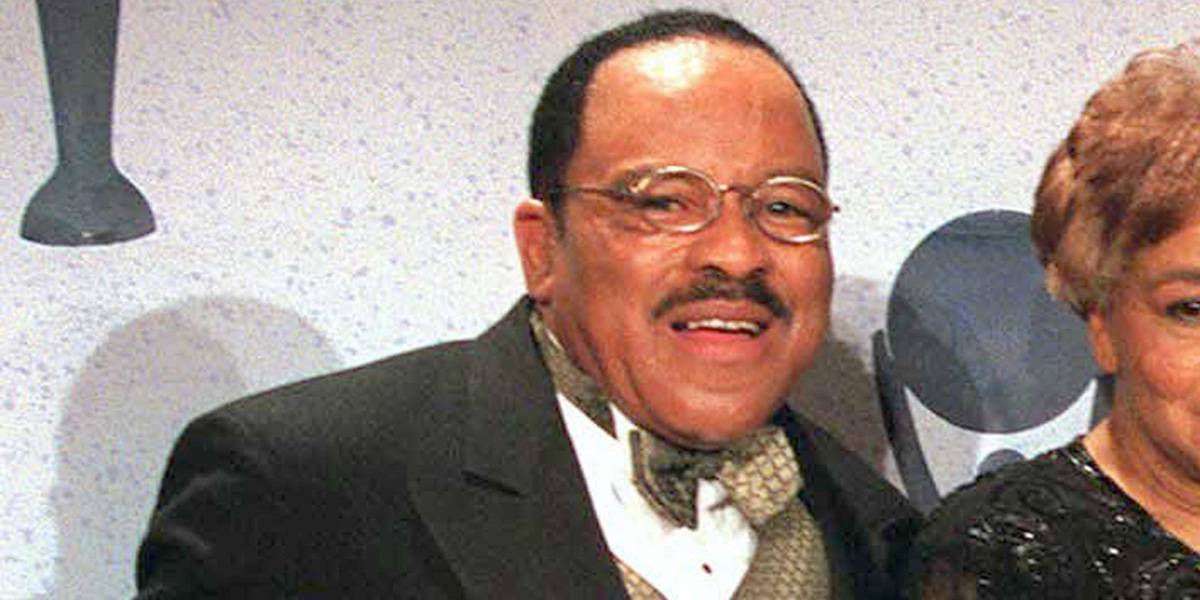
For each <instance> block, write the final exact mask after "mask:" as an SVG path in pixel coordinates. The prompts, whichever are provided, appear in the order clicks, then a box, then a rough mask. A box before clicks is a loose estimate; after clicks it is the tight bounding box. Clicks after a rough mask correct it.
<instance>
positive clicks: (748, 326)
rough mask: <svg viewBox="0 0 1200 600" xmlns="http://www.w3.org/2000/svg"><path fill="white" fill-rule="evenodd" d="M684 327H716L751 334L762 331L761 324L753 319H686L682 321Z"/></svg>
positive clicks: (689, 329) (693, 329) (689, 328)
mask: <svg viewBox="0 0 1200 600" xmlns="http://www.w3.org/2000/svg"><path fill="white" fill-rule="evenodd" d="M684 327H685V328H686V329H687V330H688V331H695V330H697V329H716V330H719V331H733V332H739V333H740V332H745V333H749V334H751V335H758V334H759V333H761V332H762V326H761V325H759V324H758V323H755V322H753V321H726V320H725V319H702V320H699V321H688V322H687V323H684Z"/></svg>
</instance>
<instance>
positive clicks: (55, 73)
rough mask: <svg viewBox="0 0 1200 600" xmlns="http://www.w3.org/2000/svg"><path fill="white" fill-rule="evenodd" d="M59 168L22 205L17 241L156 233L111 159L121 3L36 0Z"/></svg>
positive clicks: (84, 241)
mask: <svg viewBox="0 0 1200 600" xmlns="http://www.w3.org/2000/svg"><path fill="white" fill-rule="evenodd" d="M37 8H38V20H39V21H40V22H41V28H42V45H43V47H44V49H45V52H46V71H47V73H48V75H49V79H50V98H51V101H52V102H53V105H54V130H55V136H56V138H57V141H58V166H57V168H56V169H55V171H54V173H52V174H51V175H50V179H49V180H48V181H46V183H45V184H43V185H42V187H41V189H39V190H38V191H37V193H36V194H34V196H33V199H32V200H30V202H29V205H28V206H27V207H26V208H25V216H24V219H23V220H22V223H21V237H23V238H25V239H27V240H30V241H34V242H38V243H42V244H50V245H56V246H82V245H92V244H111V243H114V242H121V241H125V240H130V239H134V238H137V237H141V236H143V235H146V234H148V233H150V232H152V231H154V215H153V213H151V212H150V205H149V204H147V203H146V199H145V198H144V197H143V196H142V194H141V192H139V191H138V190H137V188H135V187H134V186H133V184H132V183H130V181H129V180H128V179H126V177H125V176H124V175H122V174H121V172H120V171H118V170H117V166H116V164H115V163H114V162H113V155H112V105H113V76H114V72H115V63H116V53H117V25H118V15H119V13H120V2H119V0H87V1H83V0H38V1H37Z"/></svg>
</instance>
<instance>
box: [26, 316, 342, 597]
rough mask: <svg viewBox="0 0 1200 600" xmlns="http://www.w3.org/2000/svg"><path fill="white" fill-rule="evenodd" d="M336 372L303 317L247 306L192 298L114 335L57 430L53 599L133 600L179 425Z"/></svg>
mask: <svg viewBox="0 0 1200 600" xmlns="http://www.w3.org/2000/svg"><path fill="white" fill-rule="evenodd" d="M339 364H340V360H339V359H338V357H337V355H336V353H335V352H334V351H333V349H332V348H331V346H330V344H329V342H328V340H326V339H325V337H324V336H322V335H321V333H320V332H318V331H317V330H315V329H314V328H313V327H312V326H311V325H309V324H308V323H307V322H305V321H304V320H303V319H301V318H300V317H299V316H298V315H296V314H294V313H291V312H288V311H285V310H282V309H280V308H277V307H274V306H271V305H269V304H264V303H261V302H258V301H255V300H249V299H244V298H229V297H216V298H204V299H197V300H193V301H189V302H187V303H185V304H182V305H180V306H176V307H171V308H166V309H162V310H157V311H155V312H152V313H149V314H147V315H144V316H142V317H140V318H138V319H136V320H134V321H133V322H131V323H129V324H127V325H124V326H122V327H120V328H118V329H116V330H114V331H112V332H110V333H109V335H108V336H107V338H106V339H105V340H104V342H103V343H102V344H101V345H100V347H99V348H97V349H96V351H95V352H93V353H92V355H91V356H90V357H89V358H88V361H87V364H86V365H85V366H84V368H83V369H82V370H81V372H80V374H79V377H78V378H77V379H76V380H75V383H74V384H73V385H72V388H71V391H70V395H69V397H68V398H67V399H66V403H65V406H64V414H63V419H62V422H61V423H60V425H59V430H58V438H57V446H58V461H57V462H58V467H57V480H56V483H55V485H54V488H53V490H52V491H51V497H50V502H51V506H52V508H53V513H54V518H55V521H56V526H57V530H58V547H59V557H58V560H57V563H56V570H55V571H56V572H55V577H54V583H53V587H52V589H51V590H50V592H49V594H48V596H47V597H48V598H55V599H59V598H128V597H130V596H131V595H132V594H133V588H134V584H133V578H134V557H135V555H136V552H137V546H138V543H139V542H140V541H141V536H142V534H143V532H144V531H145V527H146V522H147V519H148V517H149V515H150V511H151V510H152V508H153V506H154V501H155V496H156V494H157V491H158V485H159V478H160V477H161V475H162V470H163V467H164V465H165V464H166V458H167V455H168V453H169V451H170V448H171V445H172V444H173V442H174V440H175V437H176V436H177V435H178V434H179V433H180V431H181V430H182V428H183V426H184V425H185V424H186V423H187V422H188V421H190V420H191V419H192V418H193V417H195V416H197V415H199V414H200V413H203V412H205V411H207V410H209V409H211V408H214V407H216V406H217V405H219V404H222V403H224V402H226V401H229V400H232V399H234V398H237V397H239V396H243V395H245V394H247V393H249V392H253V391H258V390H261V389H265V388H268V387H274V386H277V385H279V384H282V383H285V382H288V381H292V380H296V379H300V378H302V377H306V376H311V375H316V374H318V373H324V372H328V371H331V370H334V369H335V368H337V367H338V366H339Z"/></svg>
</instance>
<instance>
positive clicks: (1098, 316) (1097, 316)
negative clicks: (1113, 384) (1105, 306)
mask: <svg viewBox="0 0 1200 600" xmlns="http://www.w3.org/2000/svg"><path fill="white" fill-rule="evenodd" d="M1087 325H1088V340H1089V341H1091V343H1092V356H1094V357H1095V358H1096V364H1098V365H1100V370H1101V371H1103V372H1104V373H1106V374H1107V373H1115V372H1116V371H1117V362H1118V361H1117V349H1116V346H1114V345H1113V338H1112V332H1111V331H1110V330H1109V324H1108V318H1107V317H1106V315H1105V314H1104V311H1103V310H1101V309H1092V312H1091V313H1089V314H1088V319H1087Z"/></svg>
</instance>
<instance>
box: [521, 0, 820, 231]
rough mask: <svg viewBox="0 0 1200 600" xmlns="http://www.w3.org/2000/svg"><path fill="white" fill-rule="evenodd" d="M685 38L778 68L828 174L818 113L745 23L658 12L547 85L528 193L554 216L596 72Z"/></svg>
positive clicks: (592, 48)
mask: <svg viewBox="0 0 1200 600" xmlns="http://www.w3.org/2000/svg"><path fill="white" fill-rule="evenodd" d="M683 37H697V38H708V39H717V40H723V41H729V42H733V43H736V44H742V45H745V46H749V47H751V48H757V49H759V50H762V51H763V52H765V53H767V55H768V56H770V57H771V58H772V59H773V60H774V61H775V62H777V63H779V65H780V66H781V67H783V69H784V71H786V72H787V74H788V76H789V77H791V79H792V82H794V83H795V84H796V87H797V88H798V89H799V90H800V95H801V96H802V97H803V98H804V101H805V103H806V104H807V105H808V110H809V114H810V115H811V116H812V121H813V128H814V129H815V133H816V136H817V142H818V143H819V144H820V146H821V148H820V150H821V162H822V164H823V165H824V167H825V171H826V173H828V171H829V157H828V153H827V150H826V148H825V136H824V135H823V134H822V132H821V121H820V119H819V118H818V117H817V109H816V107H815V106H814V105H813V103H812V99H810V98H809V97H808V92H807V91H805V89H804V84H803V83H801V81H800V78H799V77H797V76H796V73H795V72H794V71H793V70H792V67H791V65H789V64H788V63H787V61H786V60H784V59H783V57H782V56H780V55H779V53H778V52H777V51H776V50H775V48H774V47H772V46H771V45H770V44H768V43H767V42H766V41H765V40H763V39H762V38H760V37H759V36H758V35H756V34H755V33H754V32H752V31H750V30H749V29H747V28H746V27H745V26H744V25H742V24H741V23H739V22H737V21H735V20H733V19H730V18H727V17H723V16H721V15H718V14H715V13H711V12H703V11H697V10H672V11H659V12H653V13H650V14H647V15H645V16H643V17H642V18H640V19H638V20H636V21H631V22H629V23H625V24H623V25H619V26H617V27H614V28H612V29H609V30H607V31H605V32H603V33H600V34H599V35H597V36H595V37H593V38H591V39H589V40H587V41H585V42H584V43H582V44H580V45H579V47H578V48H576V49H575V52H573V53H571V55H570V56H568V57H567V58H566V59H564V60H563V61H562V63H561V64H559V65H558V68H557V69H556V70H555V71H554V74H553V75H551V76H550V78H549V79H548V80H547V81H546V85H545V87H543V88H542V95H541V98H540V99H539V100H538V104H537V108H536V109H534V111H533V123H532V124H531V125H530V127H529V163H528V169H529V192H530V194H531V195H532V196H533V197H534V198H538V199H540V200H542V201H544V202H546V203H548V204H549V205H550V208H551V210H552V211H553V212H554V213H555V214H559V213H560V212H561V205H562V194H560V193H559V191H558V190H559V188H560V187H561V186H562V183H563V182H562V178H563V173H564V172H565V171H566V170H567V165H568V164H569V163H570V162H571V157H572V156H574V154H575V148H576V146H577V145H578V143H579V129H580V122H581V121H582V116H583V108H584V101H585V99H586V95H587V88H588V85H589V84H590V83H591V81H592V77H593V76H594V75H595V73H596V68H597V67H599V66H600V64H601V63H603V62H604V61H605V60H607V59H608V58H609V57H611V56H612V55H613V54H616V53H617V52H619V51H621V50H624V49H626V48H632V47H635V46H641V45H644V44H648V43H651V42H658V41H665V40H671V39H677V38H683Z"/></svg>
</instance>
